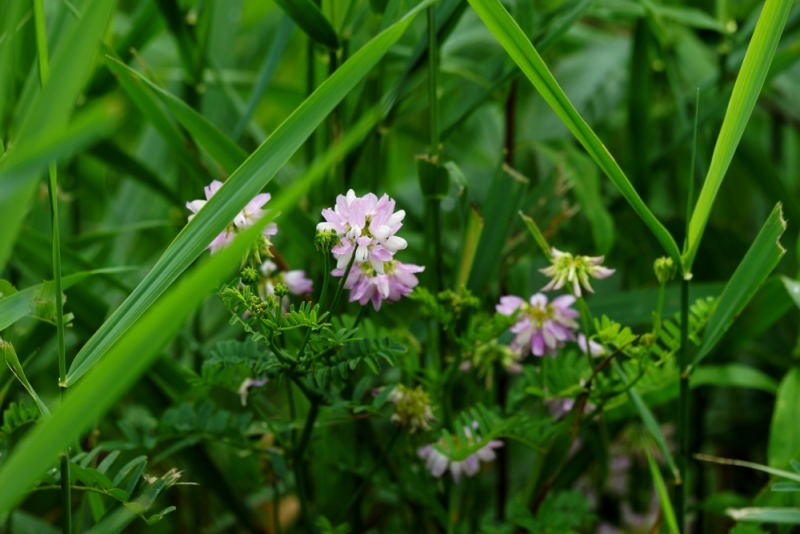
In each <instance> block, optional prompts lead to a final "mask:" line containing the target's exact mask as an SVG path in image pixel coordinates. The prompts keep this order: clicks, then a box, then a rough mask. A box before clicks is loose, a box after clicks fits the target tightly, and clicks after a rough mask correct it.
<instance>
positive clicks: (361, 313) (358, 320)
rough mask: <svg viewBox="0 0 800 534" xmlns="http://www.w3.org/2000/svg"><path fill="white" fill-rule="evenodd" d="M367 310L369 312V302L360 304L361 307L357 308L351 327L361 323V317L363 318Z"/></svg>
mask: <svg viewBox="0 0 800 534" xmlns="http://www.w3.org/2000/svg"><path fill="white" fill-rule="evenodd" d="M368 312H369V302H368V303H366V304H364V305H363V306H361V309H360V310H358V316H357V317H356V322H354V323H353V328H356V327H357V326H358V325H359V324H360V323H361V319H363V318H364V317H365V316H366V315H367V313H368Z"/></svg>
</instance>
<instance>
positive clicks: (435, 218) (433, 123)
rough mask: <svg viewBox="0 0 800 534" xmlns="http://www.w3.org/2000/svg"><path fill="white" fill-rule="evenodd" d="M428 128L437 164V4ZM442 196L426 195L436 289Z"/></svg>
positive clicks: (431, 9) (432, 17) (432, 14)
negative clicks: (431, 196)
mask: <svg viewBox="0 0 800 534" xmlns="http://www.w3.org/2000/svg"><path fill="white" fill-rule="evenodd" d="M427 16H428V103H429V106H428V108H429V112H428V121H429V122H428V130H429V135H430V155H431V161H433V162H434V164H435V165H437V166H438V165H439V163H440V162H439V96H438V85H439V82H438V72H439V44H438V42H437V36H436V7H435V6H428V12H427ZM441 218H442V214H441V200H440V199H438V198H429V199H428V221H429V228H430V229H431V239H432V241H433V250H432V252H433V257H432V258H431V260H432V261H431V263H432V265H433V282H434V289H435V291H437V292H438V291H440V290H441V289H442V287H443V282H442V280H443V274H442V230H441Z"/></svg>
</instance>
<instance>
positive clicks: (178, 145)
mask: <svg viewBox="0 0 800 534" xmlns="http://www.w3.org/2000/svg"><path fill="white" fill-rule="evenodd" d="M106 64H107V65H108V68H109V70H110V71H111V72H113V73H114V74H115V75H116V76H117V79H119V83H120V85H121V86H122V88H123V89H125V92H126V93H128V96H129V97H130V98H131V100H133V103H134V104H135V105H136V107H138V108H139V111H141V112H142V114H143V115H144V116H145V117H146V118H147V120H148V121H150V124H152V125H153V127H154V128H155V129H156V131H157V132H158V133H159V135H160V136H161V138H162V139H164V141H165V142H166V143H167V145H168V146H169V147H170V149H172V151H173V153H174V154H175V156H177V158H178V161H179V162H180V164H181V165H182V166H183V167H185V168H186V170H187V171H189V174H190V175H191V176H192V178H194V180H195V181H196V182H197V183H198V184H199V185H202V184H204V182H205V181H206V179H207V178H208V176H209V174H208V171H206V169H204V168H203V166H202V165H201V164H200V160H199V159H198V157H197V155H196V154H192V152H190V151H189V148H188V146H187V145H188V143H187V141H186V137H185V136H184V135H183V133H182V132H181V131H180V129H179V128H178V126H177V125H176V124H175V123H174V122H173V121H172V119H171V118H170V117H169V115H168V114H167V113H166V112H165V111H164V110H163V109H162V108H161V106H160V105H159V103H158V100H156V97H155V96H154V95H153V93H152V92H151V91H150V88H149V87H146V86H144V85H143V84H142V83H141V79H140V78H139V77H138V76H134V75H132V74H131V73H132V72H134V71H132V70H131V69H129V68H128V67H126V66H125V65H123V64H122V63H120V62H119V61H116V60H113V59H111V58H110V57H108V61H107V62H106Z"/></svg>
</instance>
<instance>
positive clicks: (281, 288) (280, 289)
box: [274, 284, 289, 299]
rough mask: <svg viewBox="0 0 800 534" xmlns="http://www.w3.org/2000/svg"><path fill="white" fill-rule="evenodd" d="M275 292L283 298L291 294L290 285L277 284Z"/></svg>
mask: <svg viewBox="0 0 800 534" xmlns="http://www.w3.org/2000/svg"><path fill="white" fill-rule="evenodd" d="M274 292H275V296H276V297H278V298H279V299H281V298H283V297H285V296H286V295H288V294H289V286H287V285H286V284H275V289H274Z"/></svg>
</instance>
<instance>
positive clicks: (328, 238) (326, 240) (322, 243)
mask: <svg viewBox="0 0 800 534" xmlns="http://www.w3.org/2000/svg"><path fill="white" fill-rule="evenodd" d="M338 243H339V236H338V235H336V232H334V231H333V230H317V235H316V236H314V246H315V247H317V250H318V251H320V252H322V253H323V254H328V253H329V252H330V251H331V249H332V248H333V247H335V246H336V245H337V244H338Z"/></svg>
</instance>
